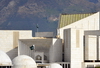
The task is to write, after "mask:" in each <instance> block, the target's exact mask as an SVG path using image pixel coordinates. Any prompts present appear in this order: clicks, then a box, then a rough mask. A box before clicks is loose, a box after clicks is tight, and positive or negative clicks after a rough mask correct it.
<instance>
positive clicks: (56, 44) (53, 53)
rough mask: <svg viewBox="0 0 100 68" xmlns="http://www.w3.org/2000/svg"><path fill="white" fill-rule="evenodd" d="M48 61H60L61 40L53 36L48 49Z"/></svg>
mask: <svg viewBox="0 0 100 68" xmlns="http://www.w3.org/2000/svg"><path fill="white" fill-rule="evenodd" d="M49 61H50V62H61V61H62V40H61V39H56V38H53V41H52V46H51V47H50V51H49Z"/></svg>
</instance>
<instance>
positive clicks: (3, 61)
mask: <svg viewBox="0 0 100 68" xmlns="http://www.w3.org/2000/svg"><path fill="white" fill-rule="evenodd" d="M11 65H12V61H11V59H10V58H9V56H8V55H7V54H6V53H5V52H3V51H0V66H11Z"/></svg>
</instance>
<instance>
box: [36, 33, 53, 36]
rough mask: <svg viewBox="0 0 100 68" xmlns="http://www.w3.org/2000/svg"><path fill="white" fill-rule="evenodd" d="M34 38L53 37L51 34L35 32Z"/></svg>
mask: <svg viewBox="0 0 100 68" xmlns="http://www.w3.org/2000/svg"><path fill="white" fill-rule="evenodd" d="M35 37H54V34H53V32H36V33H35Z"/></svg>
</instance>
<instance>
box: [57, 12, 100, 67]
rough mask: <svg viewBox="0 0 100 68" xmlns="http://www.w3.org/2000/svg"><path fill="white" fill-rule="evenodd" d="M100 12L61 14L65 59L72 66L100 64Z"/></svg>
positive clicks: (60, 25) (59, 30) (60, 35)
mask: <svg viewBox="0 0 100 68" xmlns="http://www.w3.org/2000/svg"><path fill="white" fill-rule="evenodd" d="M99 32H100V12H97V13H89V14H61V15H60V21H59V28H58V35H59V37H60V38H61V39H63V41H64V43H63V44H64V61H65V62H70V68H91V67H92V68H94V67H95V66H97V65H99V66H100V59H99V58H100V56H99V52H100V50H99Z"/></svg>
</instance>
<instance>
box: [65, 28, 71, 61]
mask: <svg viewBox="0 0 100 68" xmlns="http://www.w3.org/2000/svg"><path fill="white" fill-rule="evenodd" d="M64 61H66V62H70V61H71V29H65V30H64Z"/></svg>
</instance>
